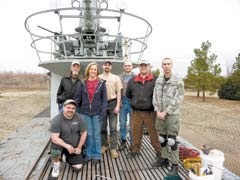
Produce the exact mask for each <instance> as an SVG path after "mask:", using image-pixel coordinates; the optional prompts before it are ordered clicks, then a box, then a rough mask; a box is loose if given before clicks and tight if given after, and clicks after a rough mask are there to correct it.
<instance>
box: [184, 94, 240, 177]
mask: <svg viewBox="0 0 240 180" xmlns="http://www.w3.org/2000/svg"><path fill="white" fill-rule="evenodd" d="M186 94H189V93H186ZM181 109H182V111H181V113H182V115H181V124H180V136H182V137H183V138H185V139H186V140H187V141H189V142H190V143H192V144H193V145H194V146H195V147H197V148H200V147H201V146H202V145H203V144H206V145H207V146H209V147H211V148H215V149H218V150H221V151H222V152H224V156H225V161H224V167H226V168H227V169H229V170H230V171H232V172H234V173H235V174H237V175H238V176H240V162H239V159H240V149H239V147H240V141H239V139H240V101H229V100H222V99H218V98H216V97H207V99H206V102H203V101H202V98H197V97H196V95H195V96H192V95H188V96H185V99H184V102H183V105H182V108H181Z"/></svg>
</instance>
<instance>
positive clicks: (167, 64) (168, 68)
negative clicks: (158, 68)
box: [162, 59, 173, 74]
mask: <svg viewBox="0 0 240 180" xmlns="http://www.w3.org/2000/svg"><path fill="white" fill-rule="evenodd" d="M172 67H173V65H172V61H171V60H170V59H166V60H164V61H163V62H162V69H163V72H164V74H170V73H171V72H172Z"/></svg>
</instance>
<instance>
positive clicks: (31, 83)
mask: <svg viewBox="0 0 240 180" xmlns="http://www.w3.org/2000/svg"><path fill="white" fill-rule="evenodd" d="M48 87H49V77H48V76H47V74H40V73H26V72H25V73H19V72H12V71H10V72H0V90H6V89H21V90H33V89H39V90H42V89H48Z"/></svg>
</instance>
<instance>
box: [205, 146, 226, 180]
mask: <svg viewBox="0 0 240 180" xmlns="http://www.w3.org/2000/svg"><path fill="white" fill-rule="evenodd" d="M200 157H201V159H202V167H208V165H210V166H212V171H213V174H214V176H215V180H221V179H222V172H223V162H224V160H225V158H224V153H223V152H222V151H219V150H216V149H213V150H211V151H210V152H209V154H208V155H206V154H203V153H202V152H201V153H200Z"/></svg>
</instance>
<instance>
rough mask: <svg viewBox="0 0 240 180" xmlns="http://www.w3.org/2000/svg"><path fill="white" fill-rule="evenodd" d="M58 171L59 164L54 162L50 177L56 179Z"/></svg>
mask: <svg viewBox="0 0 240 180" xmlns="http://www.w3.org/2000/svg"><path fill="white" fill-rule="evenodd" d="M59 170H60V162H54V163H53V168H52V177H58V176H59Z"/></svg>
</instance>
